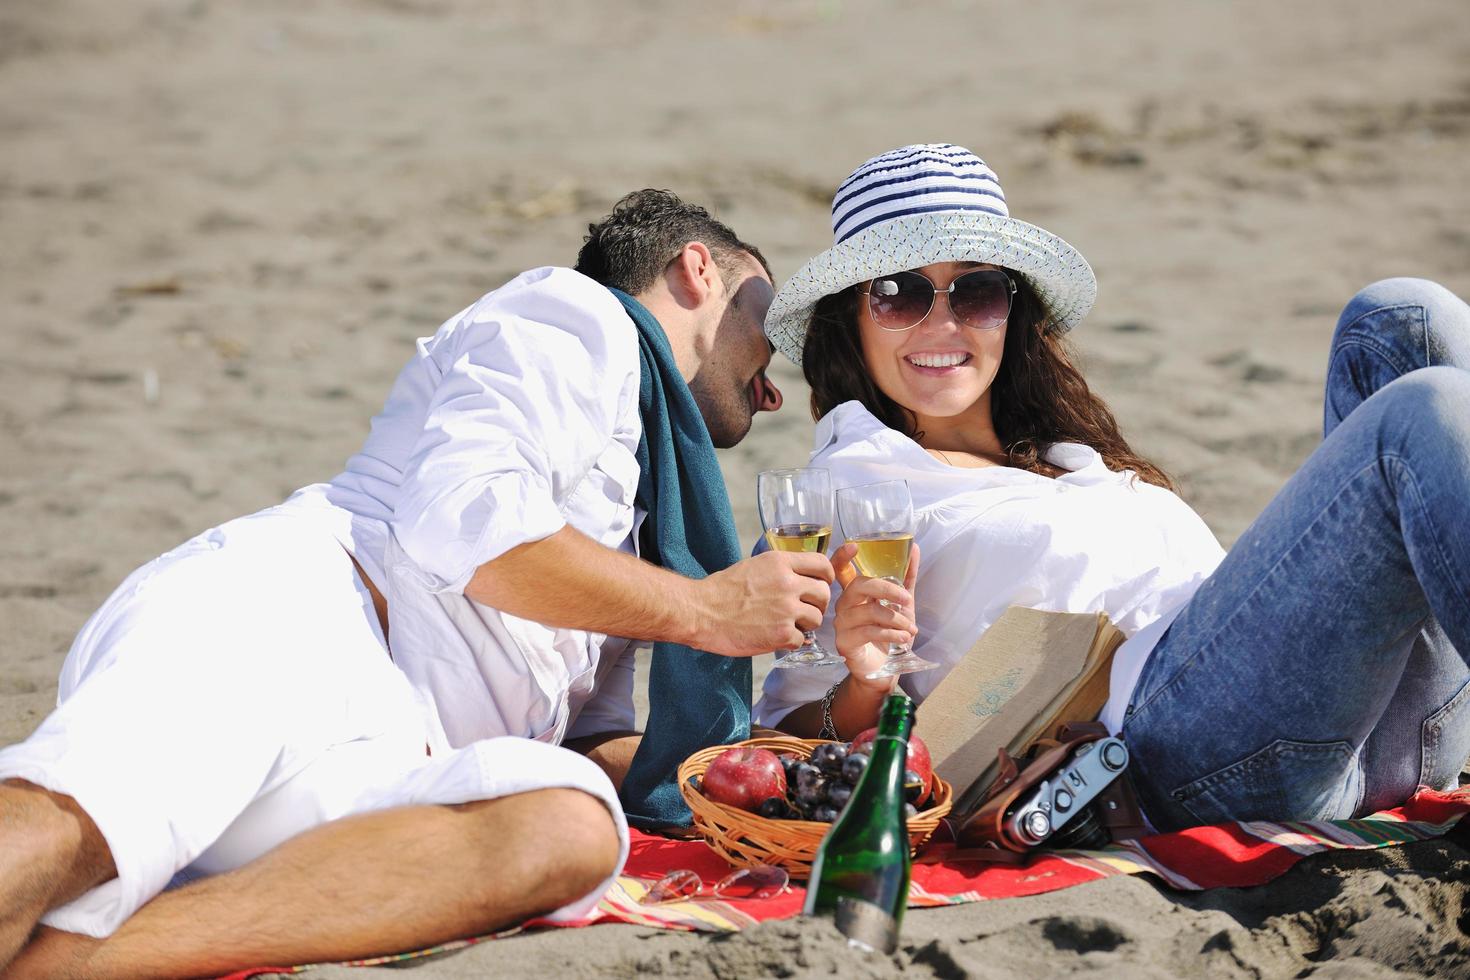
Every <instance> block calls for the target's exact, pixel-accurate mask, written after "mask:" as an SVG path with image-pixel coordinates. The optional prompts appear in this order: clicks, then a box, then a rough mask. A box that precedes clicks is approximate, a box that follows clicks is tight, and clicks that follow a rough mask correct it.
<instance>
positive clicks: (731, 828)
mask: <svg viewBox="0 0 1470 980" xmlns="http://www.w3.org/2000/svg"><path fill="white" fill-rule="evenodd" d="M736 744H737V745H749V746H752V747H754V748H758V749H769V750H770V751H772V752H775V753H776V754H777V755H783V754H789V755H795V756H799V757H800V758H803V759H808V758H810V757H811V754H812V750H813V749H815V748H816V747H817V746H818V745H822V744H824V743H823V742H821V741H817V740H813V739H800V738H787V737H782V738H752V739H749V740H747V741H744V742H737V743H736ZM728 748H731V746H729V745H716V746H712V747H711V748H707V749H701V750H700V751H698V752H696V753H694V754H693V755H691V756H690V757H689V758H687V759H685V760H684V764H683V765H681V766H680V767H679V792H681V793H683V794H684V802H685V803H687V804H688V805H689V809H690V810H691V811H693V813H694V827H695V829H696V830H698V831H699V832H700V834H702V835H703V836H704V839H705V841H706V842H707V843H708V844H709V846H710V847H712V848H714V850H715V853H717V854H719V855H720V856H721V857H722V858H724V859H725V860H727V861H729V862H730V863H731V864H734V865H737V866H739V867H746V868H748V867H751V866H753V865H757V864H775V865H779V866H780V867H783V868H785V869H786V871H787V873H788V874H790V875H791V877H793V878H796V879H799V880H805V879H806V878H807V877H808V876H810V874H811V870H812V858H814V857H816V854H817V846H818V845H819V844H821V843H822V838H823V837H825V836H826V835H827V830H828V829H829V828H830V827H831V826H832V825H831V824H828V823H820V822H818V821H815V820H770V819H767V818H766V817H762V816H760V815H759V814H755V813H749V812H747V811H745V810H741V809H738V808H736V807H733V806H726V805H725V804H723V803H716V802H715V801H714V800H711V799H709V798H707V797H706V796H704V794H702V793H700V792H699V790H697V789H695V788H694V787H693V786H692V785H691V784H690V777H692V776H698V777H700V779H701V780H703V777H704V771H705V770H706V769H708V768H709V764H710V763H711V762H713V761H714V758H715V756H717V755H719V754H720V753H721V752H723V751H725V750H726V749H728ZM953 795H954V790H953V788H952V787H951V786H950V785H949V783H946V782H945V781H944V780H942V779H940V778H939V777H938V776H935V777H934V786H933V791H932V795H931V799H930V804H929V806H928V808H927V809H924V810H921V811H919V814H918V815H917V816H915V817H911V818H910V819H909V821H908V827H909V845H910V847H911V848H913V849H914V850H917V849H918V847H919V845H921V844H923V843H924V841H926V840H928V839H929V835H930V834H932V833H934V830H935V828H936V827H938V826H939V821H940V820H942V819H943V818H944V816H945V815H946V814H947V813H949V808H950V804H951V802H952V798H953Z"/></svg>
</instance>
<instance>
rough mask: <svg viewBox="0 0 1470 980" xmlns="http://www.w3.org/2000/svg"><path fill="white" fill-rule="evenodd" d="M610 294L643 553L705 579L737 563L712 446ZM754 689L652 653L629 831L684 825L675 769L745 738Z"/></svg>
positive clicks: (666, 359)
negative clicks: (620, 335) (628, 367)
mask: <svg viewBox="0 0 1470 980" xmlns="http://www.w3.org/2000/svg"><path fill="white" fill-rule="evenodd" d="M612 293H613V295H614V296H616V297H617V298H618V299H619V300H621V301H622V304H623V306H624V307H625V308H626V309H627V311H628V316H630V317H632V318H633V323H634V324H635V325H636V326H637V327H638V356H639V361H640V362H641V367H642V375H641V380H640V385H639V391H638V410H639V413H640V414H641V415H642V417H643V435H642V437H641V438H640V439H639V441H638V470H639V473H638V506H639V507H641V508H643V509H644V510H645V511H646V512H647V513H648V517H647V518H646V519H645V521H644V523H643V531H642V540H641V542H640V551H641V554H642V557H643V558H644V559H646V560H648V561H651V562H653V563H654V564H655V565H661V566H663V567H664V568H667V569H668V570H669V571H671V572H678V573H679V574H680V575H684V576H686V577H688V578H695V579H699V578H704V577H705V576H707V575H709V574H711V573H713V572H718V571H720V570H721V569H724V568H728V567H729V566H730V565H733V564H734V563H735V562H736V561H738V560H739V559H740V557H741V556H740V539H739V537H738V536H737V535H736V533H735V517H734V515H733V514H732V513H731V511H730V495H729V492H728V491H727V490H726V489H725V478H724V476H723V475H722V474H721V473H720V464H719V461H718V460H716V459H715V447H714V444H713V443H712V442H710V437H709V430H708V429H707V428H706V427H705V424H704V417H703V416H701V415H700V414H699V408H698V406H696V405H695V403H694V396H693V395H691V394H690V393H689V386H688V385H687V384H685V382H684V378H683V377H682V376H681V375H680V374H679V369H678V367H677V366H676V365H675V364H674V353H673V350H672V349H671V348H670V347H669V340H668V337H667V336H665V335H664V331H663V328H662V327H660V326H659V324H658V321H657V320H655V319H654V318H653V314H651V313H649V312H648V310H647V309H645V308H644V307H643V304H641V303H639V302H638V301H637V300H635V299H634V298H633V297H631V296H629V295H628V294H627V293H624V292H622V291H621V290H617V289H614V290H612ZM750 688H751V673H750V661H749V660H748V659H745V658H743V657H742V658H732V657H721V656H717V655H715V654H713V653H706V652H704V651H703V650H694V649H691V648H690V647H686V646H681V645H679V644H677V643H655V644H654V645H653V667H652V670H651V672H650V674H649V677H648V708H649V710H648V727H647V732H646V734H645V735H644V736H643V741H642V743H641V744H640V745H639V746H638V751H637V752H636V753H635V754H634V756H633V763H632V767H631V768H630V769H629V770H628V775H627V778H626V779H625V780H624V781H623V787H622V789H621V790H620V791H619V795H620V796H621V797H622V801H623V809H624V811H626V812H627V815H628V822H629V823H630V824H632V825H633V826H635V827H639V828H641V829H645V830H648V829H654V828H658V827H669V826H688V824H689V822H690V819H691V817H690V813H689V808H688V807H687V806H685V805H684V799H683V797H681V796H680V795H679V787H678V785H677V784H676V771H677V770H678V768H679V764H680V763H682V762H683V761H684V760H685V759H686V758H688V757H689V756H690V755H691V754H692V753H694V752H696V751H698V750H699V749H702V748H707V747H709V746H711V745H723V744H726V743H729V742H737V741H740V740H741V739H746V738H749V737H750Z"/></svg>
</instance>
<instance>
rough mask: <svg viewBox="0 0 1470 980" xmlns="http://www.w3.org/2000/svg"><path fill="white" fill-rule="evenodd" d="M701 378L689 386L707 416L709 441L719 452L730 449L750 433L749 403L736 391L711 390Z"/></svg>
mask: <svg viewBox="0 0 1470 980" xmlns="http://www.w3.org/2000/svg"><path fill="white" fill-rule="evenodd" d="M700 381H701V379H700V377H699V376H698V375H696V376H695V378H694V380H693V381H691V382H690V383H689V393H690V394H691V395H693V396H694V404H695V405H697V406H698V407H699V414H700V415H702V416H703V417H704V426H705V428H706V429H708V430H709V438H710V442H712V443H714V446H715V448H716V449H730V448H731V447H733V446H736V445H738V444H739V443H740V440H742V439H744V438H745V437H746V436H747V435H748V434H749V433H750V426H751V421H752V416H751V412H750V405H749V403H748V400H746V399H742V398H740V397H738V396H736V394H735V393H734V392H723V393H721V392H717V391H710V390H709V389H708V387H707V386H706V385H704V384H701V383H700Z"/></svg>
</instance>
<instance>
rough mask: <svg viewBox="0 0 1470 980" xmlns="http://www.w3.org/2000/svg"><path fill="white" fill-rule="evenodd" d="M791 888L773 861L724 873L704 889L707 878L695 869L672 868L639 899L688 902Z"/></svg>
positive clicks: (643, 901) (765, 894) (779, 892)
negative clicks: (694, 870) (677, 869)
mask: <svg viewBox="0 0 1470 980" xmlns="http://www.w3.org/2000/svg"><path fill="white" fill-rule="evenodd" d="M790 890H791V876H790V875H788V874H787V873H786V870H785V869H784V868H778V867H776V866H775V865H773V864H758V865H756V866H755V867H753V868H740V869H739V870H737V871H732V872H731V873H730V874H727V875H725V877H723V878H721V879H720V880H719V881H717V882H715V884H714V885H713V886H711V887H710V889H709V891H708V892H706V891H705V890H704V882H703V881H702V880H701V879H700V877H699V875H697V874H695V873H694V872H693V871H670V872H669V873H668V874H666V875H664V876H663V877H662V878H660V879H659V880H658V881H656V882H654V883H653V887H651V888H649V889H648V893H647V894H645V895H644V896H643V897H642V898H640V899H638V904H639V905H662V904H663V903H665V902H687V901H689V900H691V899H696V898H718V899H726V900H733V899H742V898H771V897H773V896H775V895H784V894H785V893H786V892H789V891H790Z"/></svg>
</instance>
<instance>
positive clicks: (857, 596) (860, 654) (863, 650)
mask: <svg viewBox="0 0 1470 980" xmlns="http://www.w3.org/2000/svg"><path fill="white" fill-rule="evenodd" d="M856 554H857V545H854V544H852V543H848V544H844V545H843V546H842V547H841V548H839V549H837V552H836V554H834V555H833V556H832V568H833V570H834V571H835V572H836V573H837V580H838V581H839V582H843V583H844V585H843V589H842V595H841V596H839V597H838V599H837V611H836V615H835V617H834V618H833V627H834V629H835V630H836V633H837V652H838V653H840V654H841V655H842V658H843V659H844V660H846V661H847V669H848V672H849V673H850V674H851V683H852V684H854V685H856V686H858V687H859V688H861V689H866V690H869V691H872V692H874V693H877V692H882V693H884V694H887V693H888V692H889V691H891V690H892V689H893V682H894V678H892V677H883V678H879V679H878V680H868V678H867V675H868V674H870V673H871V672H873V671H874V670H877V669H878V668H879V667H881V666H882V665H883V661H884V660H885V659H887V657H888V645H889V644H890V643H912V642H913V640H914V637H915V636H917V635H918V626H917V624H916V623H915V622H914V596H913V589H914V581H915V580H916V579H917V578H918V574H919V546H918V545H914V546H913V550H912V551H911V552H910V553H909V568H908V574H907V575H905V576H904V582H903V587H902V588H900V587H899V586H898V585H895V584H894V583H892V582H886V581H884V580H883V579H881V578H867V577H866V576H863V575H859V574H857V571H856V569H854V568H853V567H852V560H853V557H854V556H855V555H856ZM884 603H887V604H886V605H885V604H884Z"/></svg>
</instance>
